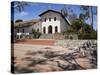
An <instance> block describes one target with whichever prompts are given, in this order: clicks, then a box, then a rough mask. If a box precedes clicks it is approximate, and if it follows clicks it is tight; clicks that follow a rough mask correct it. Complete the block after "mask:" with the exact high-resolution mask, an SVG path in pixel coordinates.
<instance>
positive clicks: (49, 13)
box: [41, 12, 61, 34]
mask: <svg viewBox="0 0 100 75" xmlns="http://www.w3.org/2000/svg"><path fill="white" fill-rule="evenodd" d="M49 17H50V18H51V21H49ZM54 17H56V21H54ZM45 18H46V22H45V21H44V19H45ZM41 19H42V34H43V27H46V34H48V27H49V26H50V25H51V26H52V29H53V31H52V33H55V26H57V27H58V32H60V31H61V30H60V15H59V14H57V13H54V12H48V13H46V14H44V15H42V16H41Z"/></svg>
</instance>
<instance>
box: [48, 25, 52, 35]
mask: <svg viewBox="0 0 100 75" xmlns="http://www.w3.org/2000/svg"><path fill="white" fill-rule="evenodd" d="M48 34H52V26H51V25H50V26H49V27H48Z"/></svg>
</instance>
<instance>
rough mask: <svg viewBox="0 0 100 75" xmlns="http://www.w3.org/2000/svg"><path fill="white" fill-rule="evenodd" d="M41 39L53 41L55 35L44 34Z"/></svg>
mask: <svg viewBox="0 0 100 75" xmlns="http://www.w3.org/2000/svg"><path fill="white" fill-rule="evenodd" d="M39 39H53V34H42V35H41V36H40V38H39Z"/></svg>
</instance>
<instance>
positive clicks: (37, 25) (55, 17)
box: [14, 10, 70, 34]
mask: <svg viewBox="0 0 100 75" xmlns="http://www.w3.org/2000/svg"><path fill="white" fill-rule="evenodd" d="M39 16H40V19H38V20H36V19H34V20H30V21H23V22H18V23H15V29H14V32H15V34H17V33H29V34H30V33H32V30H33V29H34V30H36V31H39V32H40V33H41V34H55V33H61V32H63V31H65V30H67V29H69V27H70V22H69V21H68V20H67V19H66V18H65V17H64V16H63V14H62V13H61V12H58V11H55V10H47V11H44V12H42V13H41V14H40V15H39Z"/></svg>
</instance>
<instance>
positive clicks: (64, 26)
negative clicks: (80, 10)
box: [60, 17, 69, 32]
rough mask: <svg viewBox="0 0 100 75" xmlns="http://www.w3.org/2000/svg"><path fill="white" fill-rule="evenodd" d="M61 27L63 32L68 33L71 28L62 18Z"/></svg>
mask: <svg viewBox="0 0 100 75" xmlns="http://www.w3.org/2000/svg"><path fill="white" fill-rule="evenodd" d="M60 27H61V32H63V31H66V30H67V29H68V28H69V26H68V24H67V23H66V21H65V20H64V19H63V18H62V17H61V18H60Z"/></svg>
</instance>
